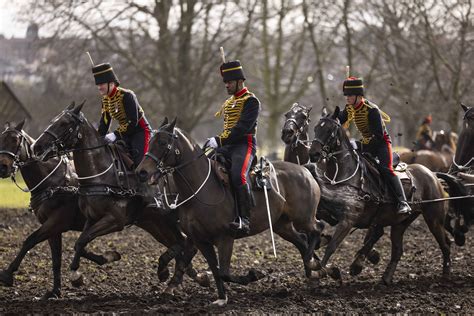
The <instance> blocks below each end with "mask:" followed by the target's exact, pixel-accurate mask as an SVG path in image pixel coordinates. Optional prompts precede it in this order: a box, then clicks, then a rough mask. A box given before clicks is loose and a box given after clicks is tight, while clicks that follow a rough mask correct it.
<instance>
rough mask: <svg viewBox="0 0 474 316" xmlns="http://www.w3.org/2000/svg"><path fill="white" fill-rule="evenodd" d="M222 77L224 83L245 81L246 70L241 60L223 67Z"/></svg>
mask: <svg viewBox="0 0 474 316" xmlns="http://www.w3.org/2000/svg"><path fill="white" fill-rule="evenodd" d="M221 75H222V80H224V82H228V81H232V80H239V79H242V80H245V75H244V70H243V69H242V65H241V64H240V61H239V60H235V61H229V62H228V63H223V64H222V65H221Z"/></svg>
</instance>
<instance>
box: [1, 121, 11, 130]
mask: <svg viewBox="0 0 474 316" xmlns="http://www.w3.org/2000/svg"><path fill="white" fill-rule="evenodd" d="M3 127H5V129H9V128H10V122H8V121H7V122H5V125H3Z"/></svg>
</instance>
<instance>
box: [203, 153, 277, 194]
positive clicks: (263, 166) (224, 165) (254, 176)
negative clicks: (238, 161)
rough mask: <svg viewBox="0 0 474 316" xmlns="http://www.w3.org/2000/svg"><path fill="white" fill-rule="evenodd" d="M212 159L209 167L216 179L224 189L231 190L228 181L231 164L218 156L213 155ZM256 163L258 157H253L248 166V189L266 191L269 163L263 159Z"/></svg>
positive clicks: (269, 175) (268, 184)
mask: <svg viewBox="0 0 474 316" xmlns="http://www.w3.org/2000/svg"><path fill="white" fill-rule="evenodd" d="M212 158H214V159H211V166H212V169H213V170H214V173H215V174H216V176H217V178H218V179H219V180H220V181H221V182H222V184H223V185H224V186H225V187H227V188H229V189H231V190H232V186H231V183H230V179H229V177H230V170H231V165H232V162H231V161H230V160H228V159H226V158H225V157H224V156H223V155H220V154H215V156H212ZM258 161H259V159H258V157H255V159H254V160H253V161H252V165H251V166H250V172H249V180H250V189H251V190H252V191H261V190H263V188H264V186H265V187H266V188H267V189H271V183H272V181H270V180H271V179H270V178H271V173H270V163H269V161H268V160H267V159H266V158H265V157H261V158H260V161H259V162H258Z"/></svg>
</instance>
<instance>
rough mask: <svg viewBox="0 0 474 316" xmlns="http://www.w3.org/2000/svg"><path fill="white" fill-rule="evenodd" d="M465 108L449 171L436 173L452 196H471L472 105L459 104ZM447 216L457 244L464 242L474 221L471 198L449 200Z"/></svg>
mask: <svg viewBox="0 0 474 316" xmlns="http://www.w3.org/2000/svg"><path fill="white" fill-rule="evenodd" d="M461 106H462V108H463V110H464V117H463V127H462V130H461V133H460V134H459V138H458V143H457V148H456V153H455V156H454V157H453V163H452V165H451V168H450V171H449V174H444V173H437V175H438V177H439V178H442V179H443V180H445V181H446V183H447V184H448V192H449V195H450V196H451V197H463V196H470V195H474V146H473V144H474V108H472V107H467V106H465V105H463V104H462V105H461ZM450 205H451V207H450V214H449V215H450V219H454V220H455V223H454V227H451V225H449V226H448V227H447V228H448V230H449V231H450V232H451V233H452V234H453V235H454V237H455V241H456V243H457V244H458V245H464V242H465V237H464V234H465V233H466V232H467V231H468V228H469V226H470V225H472V224H474V198H470V199H468V198H464V199H459V200H452V201H451V203H450Z"/></svg>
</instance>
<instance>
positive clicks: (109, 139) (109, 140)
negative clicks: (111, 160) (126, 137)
mask: <svg viewBox="0 0 474 316" xmlns="http://www.w3.org/2000/svg"><path fill="white" fill-rule="evenodd" d="M104 139H105V141H106V142H107V143H113V142H114V141H115V140H116V139H117V136H116V135H115V133H108V134H107V135H105V137H104Z"/></svg>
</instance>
